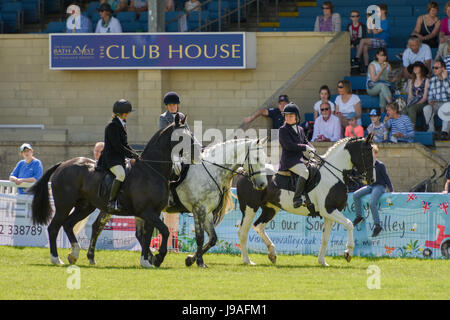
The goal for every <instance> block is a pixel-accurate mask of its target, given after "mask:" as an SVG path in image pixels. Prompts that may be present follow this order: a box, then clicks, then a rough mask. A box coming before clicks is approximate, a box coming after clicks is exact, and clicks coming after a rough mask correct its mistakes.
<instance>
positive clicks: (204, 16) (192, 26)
mask: <svg viewBox="0 0 450 320" xmlns="http://www.w3.org/2000/svg"><path fill="white" fill-rule="evenodd" d="M208 17H209V14H208V11H202V12H201V20H200V23H201V24H205V23H207V22H208ZM199 19H200V12H199V11H193V12H191V13H190V14H189V16H188V21H187V23H188V30H189V31H192V30H196V29H198V27H199Z"/></svg>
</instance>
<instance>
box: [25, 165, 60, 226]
mask: <svg viewBox="0 0 450 320" xmlns="http://www.w3.org/2000/svg"><path fill="white" fill-rule="evenodd" d="M60 165H61V162H60V163H58V164H56V165H54V166H53V167H51V168H50V169H48V170H47V171H46V172H45V173H44V175H43V176H42V177H41V178H40V179H39V180H38V181H37V182H36V183H35V184H33V186H31V188H29V189H28V192H30V193H32V194H34V197H33V201H32V202H31V219H32V221H33V224H43V225H45V224H47V223H48V222H49V221H50V218H51V216H52V208H51V206H50V199H49V196H48V181H49V180H50V177H51V175H52V174H53V173H54V172H55V170H56V169H58V167H59V166H60Z"/></svg>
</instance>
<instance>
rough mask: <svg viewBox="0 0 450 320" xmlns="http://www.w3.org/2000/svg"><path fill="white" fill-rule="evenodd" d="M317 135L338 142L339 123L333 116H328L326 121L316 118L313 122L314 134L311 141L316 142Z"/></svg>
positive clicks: (339, 137)
mask: <svg viewBox="0 0 450 320" xmlns="http://www.w3.org/2000/svg"><path fill="white" fill-rule="evenodd" d="M319 135H323V136H325V137H326V138H328V139H330V141H333V142H334V141H338V140H339V139H341V121H340V120H339V118H338V117H336V116H335V115H334V114H331V115H330V118H329V119H328V121H325V120H324V119H323V116H320V117H317V119H316V121H315V122H314V132H313V136H312V139H311V141H316V139H317V137H318V136H319Z"/></svg>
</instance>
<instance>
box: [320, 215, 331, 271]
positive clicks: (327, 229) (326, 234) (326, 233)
mask: <svg viewBox="0 0 450 320" xmlns="http://www.w3.org/2000/svg"><path fill="white" fill-rule="evenodd" d="M333 223H334V222H333V221H332V220H330V219H328V218H324V222H323V231H322V242H321V244H320V245H321V246H320V252H319V257H318V259H319V263H320V264H321V265H323V266H324V267H328V264H327V263H326V262H325V253H326V252H327V245H328V239H330V233H331V228H332V227H333Z"/></svg>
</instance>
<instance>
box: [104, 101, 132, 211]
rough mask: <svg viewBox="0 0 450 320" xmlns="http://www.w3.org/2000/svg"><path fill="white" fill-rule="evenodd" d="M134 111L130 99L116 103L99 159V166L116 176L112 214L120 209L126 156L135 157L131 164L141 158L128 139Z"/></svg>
mask: <svg viewBox="0 0 450 320" xmlns="http://www.w3.org/2000/svg"><path fill="white" fill-rule="evenodd" d="M133 111H134V110H132V106H131V103H130V102H129V101H128V100H125V99H120V100H118V101H116V102H115V103H114V106H113V118H112V120H111V122H109V123H108V125H107V126H106V128H105V140H104V142H105V147H104V149H103V151H102V154H101V155H100V158H99V160H98V166H99V167H101V168H103V169H105V170H109V171H111V172H112V173H113V174H114V176H115V179H114V181H113V184H112V186H111V192H110V195H109V201H108V206H107V212H108V213H111V214H113V213H116V212H118V211H120V210H119V208H118V206H117V194H118V192H119V189H120V186H121V185H122V182H123V181H124V180H125V158H130V159H133V160H131V164H134V162H135V161H136V159H139V155H138V154H137V153H136V151H135V150H133V148H131V147H130V145H129V144H128V141H127V129H126V122H127V118H128V115H129V114H130V112H133Z"/></svg>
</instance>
